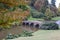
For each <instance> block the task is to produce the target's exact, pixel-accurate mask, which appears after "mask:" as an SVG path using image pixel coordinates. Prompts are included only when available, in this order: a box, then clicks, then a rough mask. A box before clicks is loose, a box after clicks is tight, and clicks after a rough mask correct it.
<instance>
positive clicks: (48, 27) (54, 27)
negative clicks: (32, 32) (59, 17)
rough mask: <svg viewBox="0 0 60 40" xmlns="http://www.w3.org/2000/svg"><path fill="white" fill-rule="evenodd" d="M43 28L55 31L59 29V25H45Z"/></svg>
mask: <svg viewBox="0 0 60 40" xmlns="http://www.w3.org/2000/svg"><path fill="white" fill-rule="evenodd" d="M42 26H44V27H45V28H46V27H47V29H48V30H54V29H59V26H58V24H56V23H53V22H52V23H45V24H43V25H42Z"/></svg>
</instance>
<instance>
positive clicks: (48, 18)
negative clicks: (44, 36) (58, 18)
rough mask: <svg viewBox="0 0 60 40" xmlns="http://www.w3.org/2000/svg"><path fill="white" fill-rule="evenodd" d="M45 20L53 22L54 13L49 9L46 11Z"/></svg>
mask: <svg viewBox="0 0 60 40" xmlns="http://www.w3.org/2000/svg"><path fill="white" fill-rule="evenodd" d="M45 16H46V17H45V20H51V18H52V16H53V13H52V11H51V10H50V8H47V9H46V12H45Z"/></svg>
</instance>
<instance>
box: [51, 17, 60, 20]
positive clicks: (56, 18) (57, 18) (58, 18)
mask: <svg viewBox="0 0 60 40" xmlns="http://www.w3.org/2000/svg"><path fill="white" fill-rule="evenodd" d="M52 20H60V17H55V18H52Z"/></svg>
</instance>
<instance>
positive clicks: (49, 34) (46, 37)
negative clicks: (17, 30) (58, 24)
mask: <svg viewBox="0 0 60 40" xmlns="http://www.w3.org/2000/svg"><path fill="white" fill-rule="evenodd" d="M59 34H60V30H38V31H36V32H34V33H33V35H34V36H32V37H20V38H16V39H13V40H53V39H54V40H57V39H58V38H60V35H59ZM52 38H53V39H52Z"/></svg>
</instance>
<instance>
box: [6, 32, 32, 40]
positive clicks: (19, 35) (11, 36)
mask: <svg viewBox="0 0 60 40" xmlns="http://www.w3.org/2000/svg"><path fill="white" fill-rule="evenodd" d="M28 36H32V32H28V31H23V32H22V33H20V34H8V35H7V37H6V39H14V38H18V37H28Z"/></svg>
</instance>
